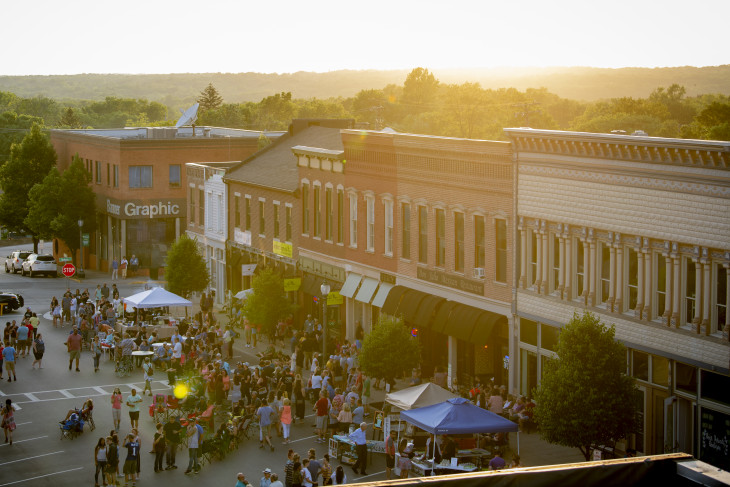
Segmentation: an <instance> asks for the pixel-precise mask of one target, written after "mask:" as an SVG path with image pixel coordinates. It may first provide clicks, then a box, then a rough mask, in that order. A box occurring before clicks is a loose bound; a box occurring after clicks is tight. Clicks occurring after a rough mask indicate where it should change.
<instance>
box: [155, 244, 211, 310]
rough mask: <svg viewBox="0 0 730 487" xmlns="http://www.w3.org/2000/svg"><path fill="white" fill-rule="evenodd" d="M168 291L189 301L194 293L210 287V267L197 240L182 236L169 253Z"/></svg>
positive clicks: (167, 269)
mask: <svg viewBox="0 0 730 487" xmlns="http://www.w3.org/2000/svg"><path fill="white" fill-rule="evenodd" d="M165 277H166V278H167V290H168V291H170V292H171V293H175V294H177V295H178V296H182V297H184V298H186V299H189V298H190V296H191V295H192V294H193V293H194V292H202V291H204V290H205V288H207V287H208V283H209V282H210V276H209V275H208V266H207V265H206V264H205V259H204V258H203V255H202V254H201V253H200V249H199V248H198V243H197V241H196V240H193V239H192V238H190V237H188V236H187V235H181V236H180V237H179V238H178V239H177V240H176V241H175V243H173V244H172V246H171V247H170V250H169V251H168V252H167V267H165Z"/></svg>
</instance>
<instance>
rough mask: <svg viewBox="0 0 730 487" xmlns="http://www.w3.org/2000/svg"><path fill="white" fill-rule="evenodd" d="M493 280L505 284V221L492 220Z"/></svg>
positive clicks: (500, 219)
mask: <svg viewBox="0 0 730 487" xmlns="http://www.w3.org/2000/svg"><path fill="white" fill-rule="evenodd" d="M494 259H495V262H494V263H495V272H494V280H495V281H497V282H504V283H506V282H507V220H505V219H503V218H497V219H496V220H494Z"/></svg>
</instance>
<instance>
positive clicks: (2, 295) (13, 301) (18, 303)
mask: <svg viewBox="0 0 730 487" xmlns="http://www.w3.org/2000/svg"><path fill="white" fill-rule="evenodd" d="M0 304H5V306H4V307H3V313H6V312H8V311H15V310H16V309H18V308H21V307H22V306H23V304H25V303H24V300H23V296H21V295H20V294H15V293H8V292H2V291H0Z"/></svg>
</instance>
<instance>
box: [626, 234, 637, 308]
mask: <svg viewBox="0 0 730 487" xmlns="http://www.w3.org/2000/svg"><path fill="white" fill-rule="evenodd" d="M624 255H625V256H626V267H625V275H626V279H625V282H626V292H625V293H624V295H625V296H626V301H627V302H626V308H625V309H624V310H622V311H631V310H635V309H636V306H637V305H638V302H639V253H638V252H637V251H636V250H634V249H633V248H631V247H629V248H628V249H627V250H626V252H624Z"/></svg>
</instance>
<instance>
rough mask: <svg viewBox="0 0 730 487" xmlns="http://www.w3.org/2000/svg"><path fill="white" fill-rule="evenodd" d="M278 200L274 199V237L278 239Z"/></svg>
mask: <svg viewBox="0 0 730 487" xmlns="http://www.w3.org/2000/svg"><path fill="white" fill-rule="evenodd" d="M279 209H280V206H279V202H278V201H274V238H275V239H276V240H279V233H280V231H281V229H280V227H279Z"/></svg>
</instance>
